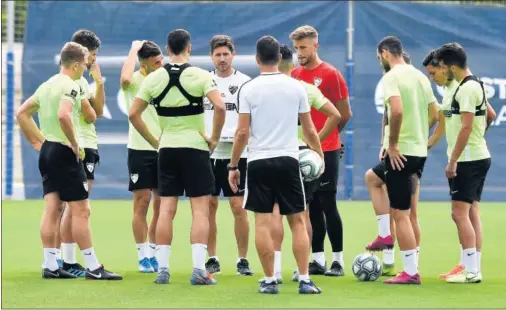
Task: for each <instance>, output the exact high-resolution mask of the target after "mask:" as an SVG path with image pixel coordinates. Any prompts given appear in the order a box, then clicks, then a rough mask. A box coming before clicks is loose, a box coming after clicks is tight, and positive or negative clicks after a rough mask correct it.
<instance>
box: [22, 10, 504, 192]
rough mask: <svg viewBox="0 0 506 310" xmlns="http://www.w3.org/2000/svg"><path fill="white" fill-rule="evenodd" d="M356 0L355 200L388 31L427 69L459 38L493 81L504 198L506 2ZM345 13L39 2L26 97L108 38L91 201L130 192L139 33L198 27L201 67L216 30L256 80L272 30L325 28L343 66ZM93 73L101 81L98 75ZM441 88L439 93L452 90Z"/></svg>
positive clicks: (478, 69)
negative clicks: (71, 54)
mask: <svg viewBox="0 0 506 310" xmlns="http://www.w3.org/2000/svg"><path fill="white" fill-rule="evenodd" d="M354 6H355V12H354V20H355V22H354V30H355V36H354V37H355V43H354V45H353V50H354V63H355V65H354V76H353V82H352V83H353V88H354V95H355V98H354V100H353V102H352V110H353V119H354V136H353V160H352V164H353V167H354V169H353V180H352V182H353V185H354V195H353V198H354V199H368V194H367V190H366V188H365V186H364V185H365V184H364V174H365V172H366V170H367V169H369V168H370V167H372V166H374V165H375V164H376V162H377V156H376V154H377V153H378V151H379V149H378V148H379V140H380V134H379V133H380V129H381V117H382V115H381V114H382V108H381V106H380V105H379V103H380V102H381V98H380V95H381V94H379V93H378V92H377V90H376V89H377V84H378V81H379V80H380V78H381V70H380V67H379V64H378V61H377V59H376V44H377V42H378V41H379V40H381V39H382V38H383V37H384V36H387V35H396V36H398V37H399V38H400V39H401V40H402V41H403V43H404V45H405V48H406V50H407V51H408V53H409V54H410V55H411V57H412V59H413V64H414V65H415V66H416V67H418V68H421V61H422V59H423V57H424V56H425V54H426V53H427V52H428V51H430V50H431V49H432V48H435V47H438V46H440V45H441V44H443V43H446V42H450V41H457V42H460V43H461V44H462V45H463V46H464V47H465V48H466V51H467V52H468V55H469V56H468V57H469V63H470V68H471V70H472V72H473V73H474V74H476V75H478V76H480V77H481V78H482V80H483V81H484V82H485V84H486V87H487V92H488V96H489V100H490V102H491V103H492V105H493V106H494V108H495V110H496V112H497V114H498V117H497V119H496V121H495V122H494V126H492V128H491V129H490V131H489V132H488V133H487V141H488V144H489V147H490V150H491V152H492V156H493V163H492V168H491V170H490V172H489V176H488V178H487V182H486V187H485V192H484V199H485V200H502V201H504V200H506V181H505V178H504V176H501V171H506V162H501V161H500V158H501V157H504V154H505V153H506V140H505V139H504V135H505V133H506V128H505V127H506V106H505V105H506V63H505V58H504V55H505V54H506V39H505V37H504V35H503V28H504V27H503V25H504V24H506V17H505V16H506V9H504V8H497V7H495V8H487V7H466V6H455V5H448V6H446V5H432V4H414V3H400V2H399V3H398V2H384V1H381V2H379V1H378V2H355V4H354ZM61 16H65V18H64V19H63V18H61ZM347 20H348V17H347V5H346V2H341V1H308V2H295V1H294V2H291V1H290V2H289V1H283V2H278V1H276V2H270V1H266V2H229V3H226V2H218V3H210V2H121V1H118V2H100V1H72V2H65V1H51V2H49V1H46V2H42V1H33V2H30V3H29V10H28V19H27V23H26V34H25V44H24V53H23V93H24V96H25V97H28V96H30V95H31V94H33V92H34V91H35V90H36V88H37V87H38V86H39V85H40V84H41V83H42V82H44V81H45V80H46V79H48V78H49V77H50V76H51V75H53V74H55V73H57V72H58V70H59V68H58V65H57V64H58V58H57V56H58V54H59V52H60V49H61V48H62V46H63V45H64V43H65V42H67V41H70V39H71V36H72V34H73V33H74V32H75V31H76V30H78V29H81V28H87V29H90V30H92V31H94V32H96V33H97V35H98V36H99V37H100V39H101V41H102V46H101V48H100V50H99V54H98V55H99V57H98V60H97V62H98V63H99V64H100V66H101V71H102V75H103V76H104V78H105V89H106V109H105V112H104V117H103V118H101V119H99V120H98V121H97V122H96V127H97V132H98V134H99V152H100V157H101V163H100V166H98V167H97V168H96V180H95V185H94V187H93V192H92V198H99V199H129V198H130V197H131V194H130V193H129V192H128V191H127V187H128V171H127V165H126V157H127V152H126V141H127V133H128V120H127V116H126V110H125V107H124V103H123V96H122V92H121V90H120V87H119V76H120V71H121V66H122V64H123V61H124V59H126V56H127V54H128V51H129V48H130V45H131V42H132V41H133V40H152V41H154V42H156V43H157V44H158V45H159V46H160V47H162V48H163V47H164V46H165V45H166V36H167V33H168V32H169V31H170V30H172V29H175V28H185V29H187V30H188V31H190V33H191V35H192V59H191V63H192V64H193V65H197V66H200V67H202V68H205V69H212V64H211V61H210V58H209V56H208V54H209V47H208V44H209V40H210V39H211V37H212V36H213V35H215V34H228V35H230V36H231V37H232V38H233V39H234V43H235V45H236V50H237V56H236V59H235V67H236V68H237V69H239V70H241V71H243V72H244V73H246V74H248V75H250V76H256V75H258V69H257V67H256V63H255V60H254V53H255V42H256V40H258V38H260V37H261V36H263V35H273V36H274V37H276V38H277V39H278V40H279V41H280V42H281V43H285V44H291V43H290V40H289V38H288V36H289V34H290V32H291V31H293V30H294V29H295V28H296V27H298V26H301V25H305V24H308V25H312V26H313V27H315V28H316V29H317V30H318V32H319V41H320V49H319V54H320V57H321V58H322V59H323V60H325V61H327V62H329V63H331V64H333V65H334V66H335V67H336V68H338V69H340V70H341V71H343V74H344V69H345V67H344V65H345V56H346V55H345V51H346V27H347ZM85 75H86V77H87V78H88V80H89V81H90V82H91V81H92V80H91V78H89V76H88V74H87V73H85ZM91 87H94V85H93V84H91ZM434 89H435V92H436V94H437V97H438V99H440V98H441V94H442V90H441V89H437V88H436V87H435V88H434ZM342 137H343V136H342ZM22 140H23V142H22V154H23V169H24V171H23V172H24V183H25V195H26V197H27V198H40V197H41V196H42V187H41V177H40V174H39V172H38V167H37V163H38V161H37V159H38V154H37V152H35V151H34V150H32V148H31V146H30V145H29V144H28V143H27V142H26V140H25V139H22ZM445 149H446V144H445V142H441V143H440V145H438V146H437V147H436V148H435V149H434V150H432V151H431V152H430V154H429V159H428V161H427V165H426V169H425V172H424V175H423V180H422V199H425V200H446V199H448V189H447V181H446V179H445V177H444V168H445V164H446V152H445ZM343 170H344V169H343ZM340 179H341V180H340V182H339V190H338V198H341V197H343V192H344V190H343V181H344V180H343V179H344V173H341V176H340Z"/></svg>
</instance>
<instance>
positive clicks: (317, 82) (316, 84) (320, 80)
mask: <svg viewBox="0 0 506 310" xmlns="http://www.w3.org/2000/svg"><path fill="white" fill-rule="evenodd" d="M321 83H322V79H321V78H316V77H315V78H314V85H315V86H316V87H318V86H320V84H321Z"/></svg>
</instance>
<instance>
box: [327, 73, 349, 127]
mask: <svg viewBox="0 0 506 310" xmlns="http://www.w3.org/2000/svg"><path fill="white" fill-rule="evenodd" d="M333 75H334V76H333V77H332V79H331V81H333V83H334V85H333V88H334V89H335V91H334V93H333V97H334V98H329V99H330V100H331V101H332V102H333V103H334V105H335V106H336V108H337V110H338V111H339V114H341V120H340V122H339V125H338V126H337V129H338V131H339V132H341V131H342V130H343V129H344V127H345V126H346V124H347V123H348V121H349V120H350V118H351V115H352V113H351V107H350V99H349V96H348V86H347V85H346V81H345V80H344V77H343V75H342V74H341V73H340V72H338V71H334V72H333Z"/></svg>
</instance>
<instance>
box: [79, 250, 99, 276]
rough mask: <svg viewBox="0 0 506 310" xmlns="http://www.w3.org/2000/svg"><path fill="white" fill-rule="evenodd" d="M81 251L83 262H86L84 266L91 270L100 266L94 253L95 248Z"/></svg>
mask: <svg viewBox="0 0 506 310" xmlns="http://www.w3.org/2000/svg"><path fill="white" fill-rule="evenodd" d="M81 253H83V256H84V263H85V264H86V267H88V269H89V270H91V271H93V270H97V269H98V268H100V264H99V263H98V258H97V256H96V255H95V250H93V248H89V249H86V250H82V251H81Z"/></svg>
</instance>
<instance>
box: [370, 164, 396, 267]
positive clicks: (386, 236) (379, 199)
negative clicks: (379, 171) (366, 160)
mask: <svg viewBox="0 0 506 310" xmlns="http://www.w3.org/2000/svg"><path fill="white" fill-rule="evenodd" d="M365 181H366V184H367V188H368V190H369V195H370V197H371V201H372V205H373V208H374V212H375V213H376V220H377V222H378V231H379V232H378V236H377V237H376V239H375V240H374V241H372V242H371V243H369V244H368V245H366V247H365V248H366V250H368V251H382V250H391V249H393V247H394V240H393V238H392V234H391V232H390V201H389V199H388V194H387V191H386V189H385V188H384V186H383V185H384V183H383V181H382V180H381V179H380V178H379V177H378V176H377V175H376V173H374V171H373V170H372V169H369V170H367V172H366V174H365ZM388 255H390V254H387V256H388ZM391 257H392V261H390V259H388V258H387V262H384V263H385V264H387V265H393V263H394V262H393V252H392V254H391Z"/></svg>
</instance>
